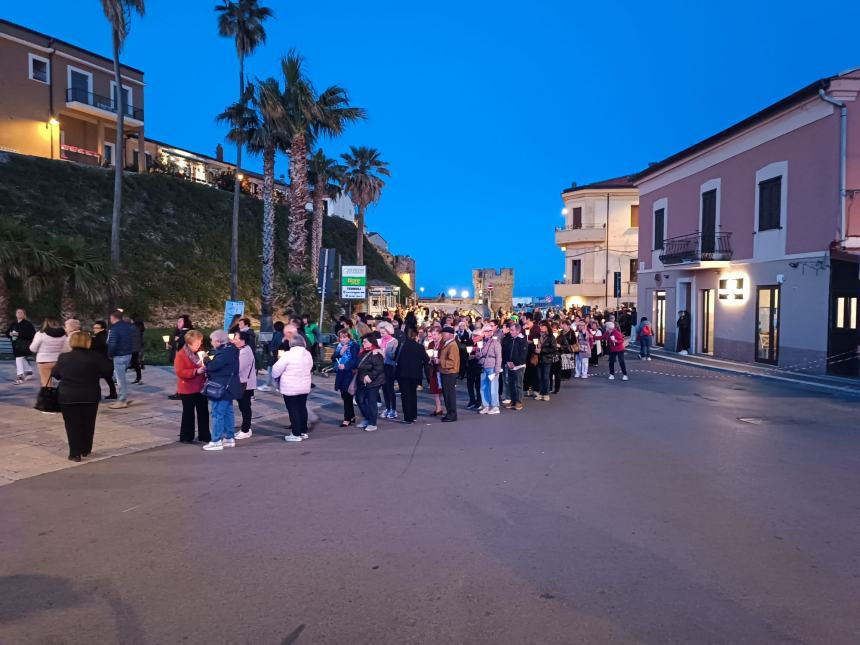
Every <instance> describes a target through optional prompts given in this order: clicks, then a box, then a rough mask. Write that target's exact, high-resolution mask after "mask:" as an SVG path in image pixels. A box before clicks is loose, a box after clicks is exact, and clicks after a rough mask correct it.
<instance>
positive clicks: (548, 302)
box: [543, 296, 552, 305]
mask: <svg viewBox="0 0 860 645" xmlns="http://www.w3.org/2000/svg"><path fill="white" fill-rule="evenodd" d="M543 301H544V302H545V303H546V304H548V305H551V304H552V296H544V297H543Z"/></svg>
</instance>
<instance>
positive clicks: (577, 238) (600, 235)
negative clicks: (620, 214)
mask: <svg viewBox="0 0 860 645" xmlns="http://www.w3.org/2000/svg"><path fill="white" fill-rule="evenodd" d="M605 240H606V227H605V226H603V225H597V226H594V225H585V226H582V225H580V226H576V225H573V226H557V227H556V229H555V243H556V246H568V245H571V244H579V243H582V242H603V241H605Z"/></svg>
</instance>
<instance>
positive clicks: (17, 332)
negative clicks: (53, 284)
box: [6, 309, 36, 385]
mask: <svg viewBox="0 0 860 645" xmlns="http://www.w3.org/2000/svg"><path fill="white" fill-rule="evenodd" d="M35 335H36V329H35V327H33V323H31V322H30V321H29V320H27V312H26V311H24V310H23V309H16V310H15V322H13V323H12V324H11V325H9V326H8V327H7V328H6V336H8V337H9V340H11V341H12V355H13V356H14V357H15V385H20V384H21V383H23V382H24V381H27V380H30V379H31V378H32V377H33V370H31V369H30V364H29V363H28V362H27V357H28V356H29V355H30V343H32V342H33V336H35Z"/></svg>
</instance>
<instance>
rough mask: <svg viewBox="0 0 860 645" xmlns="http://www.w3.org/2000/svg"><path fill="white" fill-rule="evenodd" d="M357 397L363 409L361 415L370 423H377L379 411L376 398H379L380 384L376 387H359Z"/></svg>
mask: <svg viewBox="0 0 860 645" xmlns="http://www.w3.org/2000/svg"><path fill="white" fill-rule="evenodd" d="M355 398H356V400H357V401H358V409H359V410H361V415H362V416H363V417H364V420H365V421H367V423H368V424H369V425H372V426H375V425H376V416H377V414H378V413H379V411H378V410H377V409H376V400H377V398H379V386H378V385H377V386H376V387H359V388H358V389H357V390H356V392H355Z"/></svg>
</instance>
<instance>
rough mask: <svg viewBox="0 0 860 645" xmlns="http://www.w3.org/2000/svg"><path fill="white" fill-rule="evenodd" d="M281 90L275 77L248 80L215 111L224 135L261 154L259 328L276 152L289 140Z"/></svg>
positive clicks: (271, 245)
mask: <svg viewBox="0 0 860 645" xmlns="http://www.w3.org/2000/svg"><path fill="white" fill-rule="evenodd" d="M282 99H283V94H282V92H281V88H280V86H279V85H278V81H277V80H276V79H274V78H268V79H266V80H263V81H261V80H257V82H256V83H250V84H248V87H247V88H246V90H245V94H244V95H243V97H242V100H240V101H239V102H238V103H234V104H233V105H231V106H230V107H229V108H227V110H225V111H224V112H222V113H221V114H219V115H218V120H219V121H221V122H226V123H229V124H230V132H229V133H228V135H227V139H228V140H230V141H232V142H233V143H236V144H237V145H239V144H241V145H244V146H247V148H248V152H250V153H251V154H259V155H262V156H263V276H262V284H261V289H260V328H261V331H264V332H267V331H271V330H272V292H273V288H274V279H275V195H274V193H275V154H276V153H277V152H278V151H279V150H280V151H286V149H287V146H288V144H289V130H288V127H287V123H286V119H285V114H284V105H283V101H282Z"/></svg>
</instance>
